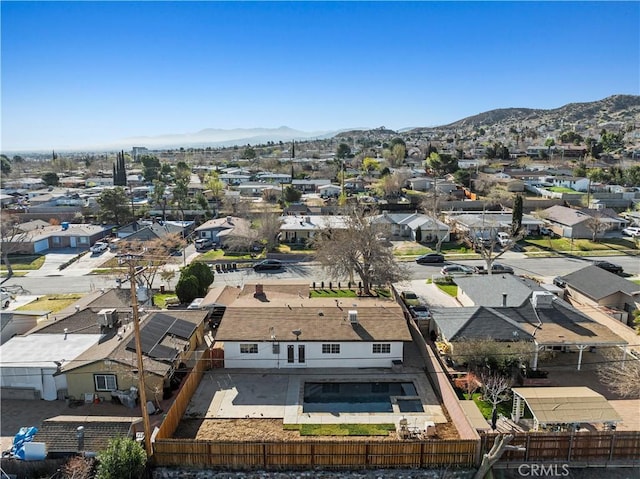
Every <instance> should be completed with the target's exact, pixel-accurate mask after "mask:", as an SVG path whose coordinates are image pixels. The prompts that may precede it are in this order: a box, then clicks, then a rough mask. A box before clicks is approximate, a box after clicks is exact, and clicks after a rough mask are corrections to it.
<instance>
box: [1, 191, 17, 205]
mask: <svg viewBox="0 0 640 479" xmlns="http://www.w3.org/2000/svg"><path fill="white" fill-rule="evenodd" d="M17 202H18V201H17V199H16V197H15V196H13V195H4V194H0V208H6V207H7V206H9V205H12V204H14V203H17Z"/></svg>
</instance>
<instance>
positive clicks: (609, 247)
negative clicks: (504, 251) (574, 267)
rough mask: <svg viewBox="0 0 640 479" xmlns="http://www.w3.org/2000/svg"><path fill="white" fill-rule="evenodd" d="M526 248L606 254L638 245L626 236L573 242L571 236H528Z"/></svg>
mask: <svg viewBox="0 0 640 479" xmlns="http://www.w3.org/2000/svg"><path fill="white" fill-rule="evenodd" d="M524 248H525V250H526V251H527V252H536V251H540V250H545V251H549V250H552V251H573V252H575V253H576V254H579V253H580V252H591V251H594V252H597V253H598V254H605V255H606V253H608V252H610V253H612V254H618V253H620V252H621V251H628V250H633V249H636V245H635V243H634V242H633V240H631V239H625V238H603V239H601V240H599V241H597V242H595V243H594V242H593V241H591V240H588V239H574V240H573V244H571V239H570V238H549V237H546V238H526V239H525V240H524Z"/></svg>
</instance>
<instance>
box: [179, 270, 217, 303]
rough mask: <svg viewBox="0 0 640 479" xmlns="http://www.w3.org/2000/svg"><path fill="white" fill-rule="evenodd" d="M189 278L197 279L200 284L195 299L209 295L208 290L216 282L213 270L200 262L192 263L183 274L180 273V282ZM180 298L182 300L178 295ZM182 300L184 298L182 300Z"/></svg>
mask: <svg viewBox="0 0 640 479" xmlns="http://www.w3.org/2000/svg"><path fill="white" fill-rule="evenodd" d="M187 276H193V277H195V278H196V280H197V282H198V285H197V287H196V296H194V298H197V297H199V296H204V295H205V294H207V290H208V289H209V286H210V285H211V283H213V280H214V276H213V271H211V268H209V266H208V265H207V264H205V263H200V262H195V263H191V264H190V265H188V266H185V267H184V268H182V272H181V273H180V280H182V278H186V277H187ZM176 289H177V287H176ZM176 293H177V291H176ZM178 297H179V298H180V294H178ZM180 300H182V298H180Z"/></svg>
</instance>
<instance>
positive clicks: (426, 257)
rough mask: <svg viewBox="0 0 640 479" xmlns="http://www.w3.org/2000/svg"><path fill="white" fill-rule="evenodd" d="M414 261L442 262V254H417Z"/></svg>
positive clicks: (423, 262) (420, 262) (424, 262)
mask: <svg viewBox="0 0 640 479" xmlns="http://www.w3.org/2000/svg"><path fill="white" fill-rule="evenodd" d="M416 263H418V264H427V263H444V256H443V255H441V254H440V253H427V254H423V255H422V256H418V257H417V258H416Z"/></svg>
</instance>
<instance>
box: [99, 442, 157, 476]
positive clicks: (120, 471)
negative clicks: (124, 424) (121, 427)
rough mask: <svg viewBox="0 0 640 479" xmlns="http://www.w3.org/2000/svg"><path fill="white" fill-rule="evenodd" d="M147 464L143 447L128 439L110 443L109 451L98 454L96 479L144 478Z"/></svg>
mask: <svg viewBox="0 0 640 479" xmlns="http://www.w3.org/2000/svg"><path fill="white" fill-rule="evenodd" d="M146 464H147V453H146V452H145V450H144V449H143V447H142V446H141V445H140V444H139V443H137V442H136V441H134V440H133V439H129V438H126V437H119V438H116V439H112V440H110V441H109V445H108V446H107V449H105V450H104V451H102V452H100V454H98V473H97V474H96V479H114V478H116V477H117V478H118V479H135V478H140V477H142V474H143V473H144V471H145V468H146Z"/></svg>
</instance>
